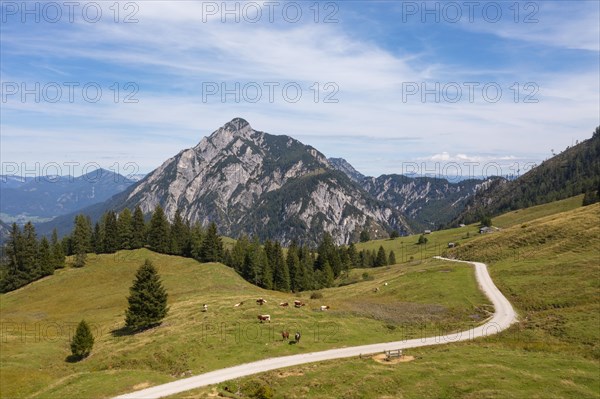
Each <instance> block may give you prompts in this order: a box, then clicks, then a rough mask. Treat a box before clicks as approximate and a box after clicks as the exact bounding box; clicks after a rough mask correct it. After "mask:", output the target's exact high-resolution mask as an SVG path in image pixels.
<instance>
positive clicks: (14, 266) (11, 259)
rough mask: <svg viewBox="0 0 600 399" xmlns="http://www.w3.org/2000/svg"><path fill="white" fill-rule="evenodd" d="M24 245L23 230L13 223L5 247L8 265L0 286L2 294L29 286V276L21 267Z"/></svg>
mask: <svg viewBox="0 0 600 399" xmlns="http://www.w3.org/2000/svg"><path fill="white" fill-rule="evenodd" d="M22 245H23V237H22V236H21V230H20V229H19V226H17V224H16V223H13V224H12V227H11V229H10V234H9V236H8V240H7V242H6V245H5V256H6V258H7V265H6V275H5V276H4V278H3V279H2V281H1V285H0V291H1V292H8V291H12V290H15V289H17V288H19V287H21V286H23V285H25V284H27V276H26V275H25V273H24V270H22V266H21V253H22Z"/></svg>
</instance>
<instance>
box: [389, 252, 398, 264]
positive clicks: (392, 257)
mask: <svg viewBox="0 0 600 399" xmlns="http://www.w3.org/2000/svg"><path fill="white" fill-rule="evenodd" d="M395 264H396V254H395V253H394V251H390V257H389V258H388V265H395Z"/></svg>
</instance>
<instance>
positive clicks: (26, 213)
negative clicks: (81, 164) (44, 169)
mask: <svg viewBox="0 0 600 399" xmlns="http://www.w3.org/2000/svg"><path fill="white" fill-rule="evenodd" d="M0 177H1V182H0V188H1V195H2V200H1V201H0V213H2V215H3V216H2V217H3V221H5V222H7V221H10V222H12V221H17V222H25V221H29V220H32V221H43V220H48V219H52V218H54V217H56V216H60V215H65V214H69V213H72V212H76V211H78V210H80V209H83V208H86V207H88V206H90V205H93V204H96V203H99V202H103V201H106V200H107V199H109V198H111V197H112V196H113V195H115V194H117V193H120V192H122V191H123V190H125V189H126V188H127V187H129V186H130V185H131V184H133V183H134V181H133V180H131V179H128V178H126V177H124V176H121V175H120V174H117V173H115V172H111V171H108V170H105V169H96V170H95V171H93V172H89V173H87V174H84V175H82V176H79V177H73V176H40V177H35V178H33V177H27V178H21V177H16V176H0Z"/></svg>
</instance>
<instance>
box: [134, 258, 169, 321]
mask: <svg viewBox="0 0 600 399" xmlns="http://www.w3.org/2000/svg"><path fill="white" fill-rule="evenodd" d="M127 301H128V303H129V307H128V309H127V311H126V313H125V324H126V326H127V327H128V328H130V329H132V330H135V331H139V330H144V329H147V328H150V327H152V326H155V325H158V324H160V322H161V320H162V319H163V318H164V317H165V316H166V315H167V312H168V310H169V309H168V308H167V292H166V291H165V289H164V287H163V286H162V282H161V281H160V277H159V275H158V273H157V271H156V268H155V267H154V266H153V265H152V263H151V262H150V261H149V260H148V259H146V261H145V262H144V264H143V265H142V266H140V268H139V269H138V271H137V273H136V275H135V281H134V282H133V285H132V286H131V288H130V289H129V298H127Z"/></svg>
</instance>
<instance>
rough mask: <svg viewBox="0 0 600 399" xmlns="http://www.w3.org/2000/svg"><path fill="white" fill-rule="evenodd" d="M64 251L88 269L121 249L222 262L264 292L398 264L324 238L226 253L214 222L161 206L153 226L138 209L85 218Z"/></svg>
mask: <svg viewBox="0 0 600 399" xmlns="http://www.w3.org/2000/svg"><path fill="white" fill-rule="evenodd" d="M64 247H65V252H66V253H67V254H69V255H74V266H82V265H83V264H85V256H86V253H89V252H94V253H98V254H100V253H113V252H116V251H118V250H122V249H137V248H142V247H148V248H150V249H152V250H153V251H155V252H158V253H163V254H170V255H178V256H184V257H188V258H194V259H196V260H198V261H200V262H222V263H224V264H225V265H227V266H229V267H232V268H233V269H234V270H236V271H237V272H238V273H239V274H240V275H241V276H242V277H243V278H244V279H245V280H247V281H249V282H250V283H252V284H255V285H257V286H259V287H262V288H266V289H274V290H279V291H290V290H291V291H305V290H312V289H320V288H323V287H330V286H332V285H333V281H334V280H335V279H336V278H337V277H339V276H340V275H341V274H342V273H347V272H348V270H349V269H350V268H353V267H378V266H385V265H388V264H395V263H396V257H395V254H394V252H393V251H391V252H390V253H387V252H386V251H385V249H384V248H383V247H380V248H379V250H378V251H375V250H370V251H369V250H362V251H358V250H357V249H356V247H355V246H354V244H350V245H349V246H337V245H335V243H334V241H333V238H332V237H331V235H330V234H329V233H325V234H324V235H323V238H322V240H321V242H320V243H319V246H318V247H317V248H316V250H315V249H313V248H309V247H308V246H306V245H299V244H298V243H296V242H292V244H291V245H290V246H289V247H288V248H287V249H284V248H283V246H282V245H281V243H280V242H278V241H272V240H266V241H264V242H260V241H259V240H258V238H250V237H248V236H242V237H240V238H239V239H238V240H237V241H236V243H235V244H234V245H233V248H232V249H229V248H224V246H223V241H222V238H221V236H220V235H219V234H218V229H217V226H216V224H215V223H211V224H210V225H209V226H208V227H206V228H204V227H203V226H202V225H201V224H200V223H195V224H190V223H189V222H187V221H184V220H183V218H182V216H181V214H180V212H179V211H176V213H175V215H174V217H173V222H169V221H168V219H167V216H166V215H165V212H164V210H163V208H162V207H161V206H157V207H156V209H155V210H154V212H153V213H152V216H151V217H150V220H149V221H148V222H146V221H145V219H144V214H143V212H142V210H141V209H140V208H139V207H137V208H136V209H135V210H134V212H133V213H131V211H130V210H129V209H127V208H126V209H124V210H123V211H122V212H121V213H119V214H117V213H115V212H114V211H108V212H106V213H105V214H104V215H103V216H102V217H101V219H100V221H99V222H97V223H96V224H95V225H94V226H93V227H92V223H91V221H90V219H89V218H88V217H86V216H84V215H79V216H77V217H76V218H75V226H74V229H73V231H72V233H71V235H70V236H69V237H66V238H65V239H64Z"/></svg>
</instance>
